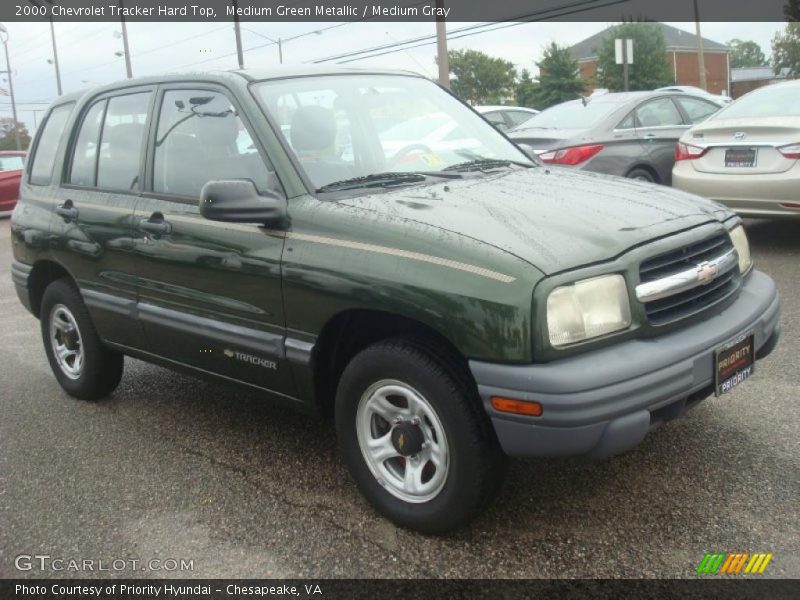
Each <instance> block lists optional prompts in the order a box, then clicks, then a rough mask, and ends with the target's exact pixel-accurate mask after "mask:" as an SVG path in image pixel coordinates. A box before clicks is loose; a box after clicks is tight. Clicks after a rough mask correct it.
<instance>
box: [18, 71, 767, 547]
mask: <svg viewBox="0 0 800 600" xmlns="http://www.w3.org/2000/svg"><path fill="white" fill-rule="evenodd" d="M434 133H435V135H434ZM12 240H13V250H14V258H15V261H14V263H13V266H12V276H13V280H14V283H15V285H16V290H17V293H18V295H19V298H20V300H21V301H22V302H23V304H25V306H26V307H27V308H28V309H29V310H30V311H31V312H32V313H33V314H34V315H35V316H36V317H38V318H39V320H40V321H41V332H42V338H43V341H44V348H45V351H46V354H47V358H48V360H49V362H50V366H51V367H52V370H53V373H54V374H55V377H56V379H57V381H58V383H59V384H60V385H61V386H62V387H63V388H64V390H66V392H67V393H68V394H70V395H71V396H74V397H76V398H80V399H84V400H97V399H100V398H103V397H105V396H107V395H109V394H110V393H112V392H113V390H114V389H115V388H116V387H117V385H118V384H119V382H120V379H121V377H122V373H123V362H124V357H125V356H129V357H135V358H139V359H142V360H145V361H150V362H154V363H157V364H160V365H164V366H166V367H170V368H176V369H182V370H186V371H189V372H192V373H196V374H198V375H203V376H210V377H216V378H220V379H222V380H224V381H229V382H237V383H240V384H243V385H246V386H249V387H250V388H255V389H257V390H262V391H263V392H264V395H265V397H266V396H269V397H271V398H273V399H276V400H279V401H283V402H285V403H287V404H289V405H292V406H295V407H297V408H300V409H303V410H306V411H308V412H310V413H316V414H321V415H323V416H330V417H333V419H334V422H335V427H336V432H337V435H338V439H339V442H340V445H341V452H342V456H343V459H344V461H345V463H346V464H347V467H348V468H349V470H350V472H351V473H352V476H353V479H354V480H355V482H356V484H357V485H358V487H359V488H360V490H361V491H362V492H363V493H364V495H365V496H366V497H367V498H368V499H369V500H370V502H371V503H372V504H373V505H374V506H375V507H376V508H377V509H378V510H379V511H380V512H381V513H383V514H384V515H386V516H387V517H389V518H390V519H392V520H393V521H395V522H396V523H398V524H401V525H404V526H407V527H412V528H415V529H418V530H420V531H423V532H429V533H438V532H444V531H448V530H451V529H453V528H454V527H457V526H459V525H461V524H464V523H465V522H467V521H468V520H469V519H470V518H471V517H472V516H474V515H475V514H476V513H477V512H478V511H479V510H480V509H481V507H483V506H485V505H486V504H487V502H489V500H490V499H491V498H492V497H493V495H494V494H495V492H496V491H497V490H498V488H499V486H500V484H501V482H502V480H503V476H504V466H505V463H506V457H507V456H566V455H583V456H588V457H593V458H602V457H608V456H612V455H614V454H618V453H620V452H624V451H625V450H627V449H629V448H631V447H633V446H635V445H636V444H638V443H639V442H641V441H642V439H643V438H644V437H645V435H647V433H648V432H649V431H651V430H653V429H655V428H656V427H658V426H659V425H660V424H661V423H663V422H664V421H666V420H668V419H672V418H674V417H677V416H679V415H682V414H683V413H684V412H685V411H686V410H687V409H689V408H691V407H692V406H694V405H696V404H697V403H698V402H700V401H701V400H703V399H704V398H706V397H707V396H709V395H711V394H717V395H720V394H723V393H726V392H728V391H730V390H732V389H734V388H735V387H737V386H739V385H746V379H747V378H748V377H750V376H751V375H752V374H753V372H754V365H755V361H756V359H761V358H764V357H765V356H766V355H768V354H769V353H770V352H771V351H772V349H773V348H774V347H775V345H776V343H777V340H778V336H779V322H778V314H779V303H778V295H777V292H776V288H775V284H774V283H773V281H772V280H771V279H770V278H769V277H767V276H766V275H764V274H763V273H760V272H759V271H756V270H754V269H753V266H752V263H751V259H750V251H749V247H748V241H747V236H746V235H745V230H744V229H743V227H742V223H741V220H740V218H739V217H738V216H737V215H736V214H734V213H733V212H732V211H731V210H730V209H728V208H725V207H724V206H722V205H720V204H717V203H715V202H711V201H708V200H704V199H702V198H699V197H696V196H692V195H690V194H687V193H685V192H681V191H676V190H672V189H669V188H666V187H659V186H655V185H651V184H648V183H645V182H640V181H634V180H627V179H622V178H614V177H610V176H606V175H600V174H595V173H588V172H574V171H570V170H566V169H561V168H558V167H552V168H551V167H545V166H542V165H541V164H540V163H539V162H538V161H536V160H535V159H531V158H529V157H528V155H526V154H525V153H524V152H523V151H522V150H520V149H519V148H518V147H517V146H515V145H514V144H513V143H511V142H510V141H509V140H508V139H507V138H506V137H505V136H504V135H503V134H502V133H500V132H499V131H497V130H496V129H495V128H494V127H492V125H491V124H490V123H488V122H487V121H485V120H484V119H482V118H481V117H480V115H478V114H477V113H476V112H474V111H473V110H472V109H470V108H469V107H468V106H467V105H465V104H464V103H462V102H461V101H459V100H458V99H457V98H455V97H454V96H453V95H451V94H450V93H448V92H447V91H446V90H444V89H442V88H440V87H439V86H437V85H436V84H434V83H432V82H431V81H429V80H427V79H425V78H423V77H419V76H416V75H413V74H409V73H404V72H393V71H359V70H344V69H340V70H322V69H319V68H315V69H296V70H287V71H280V72H273V73H270V72H264V73H261V72H251V71H236V72H221V73H199V74H185V75H170V76H167V75H164V76H157V77H149V78H144V79H134V80H128V81H125V82H122V83H117V84H112V85H108V86H105V87H100V88H96V89H93V90H90V91H87V92H85V93H80V94H72V95H68V96H63V97H60V98H59V99H58V100H57V101H56V102H55V103H54V104H53V105H52V106H51V107H50V108H49V109H48V111H47V114H46V115H45V119H44V121H43V124H42V126H41V127H40V128H39V131H38V132H37V135H36V139H35V140H34V143H33V148H32V152H31V155H30V160H28V161H27V163H26V166H25V172H24V174H23V180H22V186H21V193H20V201H19V204H18V205H17V207H16V209H15V210H14V213H13V216H12Z"/></svg>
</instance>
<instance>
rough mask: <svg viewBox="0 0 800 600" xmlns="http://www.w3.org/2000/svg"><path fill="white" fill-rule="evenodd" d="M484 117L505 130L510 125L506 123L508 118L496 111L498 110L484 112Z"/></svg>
mask: <svg viewBox="0 0 800 600" xmlns="http://www.w3.org/2000/svg"><path fill="white" fill-rule="evenodd" d="M483 118H484V119H486V120H487V121H489V123H491V124H492V125H494V126H495V127H497V128H498V129H502V130H503V131H505V130H506V129H508V125H507V124H506V120H505V119H504V118H503V113H501V112H499V111H496V112H489V113H484V114H483Z"/></svg>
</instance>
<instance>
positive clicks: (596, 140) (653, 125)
mask: <svg viewBox="0 0 800 600" xmlns="http://www.w3.org/2000/svg"><path fill="white" fill-rule="evenodd" d="M719 109H720V105H718V104H715V103H713V102H710V101H708V100H704V99H702V98H695V97H692V96H689V95H687V94H674V93H673V94H668V93H663V92H628V93H616V94H603V95H601V96H596V97H594V98H582V99H580V100H571V101H569V102H564V103H562V104H558V105H556V106H553V107H551V108H548V109H547V110H544V111H542V113H541V114H539V115H537V116H535V117H533V118H532V119H530V120H529V121H527V122H526V123H524V124H523V125H522V126H520V127H517V128H516V129H514V130H513V131H510V132H509V136H510V137H511V139H513V140H514V141H515V142H517V143H519V144H523V145H524V146H525V147H527V148H528V149H529V150H530V151H533V152H535V153H536V154H537V155H538V156H539V158H540V159H541V160H542V161H543V162H545V163H547V164H553V165H561V166H567V167H575V168H577V169H581V170H584V171H594V172H597V173H606V174H609V175H618V176H620V177H628V178H630V179H638V180H640V181H648V182H654V183H663V184H667V185H669V183H670V181H671V178H672V165H673V163H674V154H675V143H676V142H677V141H678V138H679V137H680V136H681V135H682V134H683V132H685V131H686V130H687V129H689V127H691V126H692V124H694V123H699V122H701V121H703V120H704V119H706V118H707V117H708V116H709V115H711V114H713V113H715V112H716V111H718V110H719Z"/></svg>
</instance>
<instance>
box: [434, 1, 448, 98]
mask: <svg viewBox="0 0 800 600" xmlns="http://www.w3.org/2000/svg"><path fill="white" fill-rule="evenodd" d="M436 8H437V9H438V10H437V15H436V57H437V58H436V62H437V63H438V64H439V85H442V86H444V87H446V88H447V89H450V61H449V59H448V57H447V23H446V22H445V20H444V16H442V15H443V13H444V11H443V10H441V9H443V8H444V0H436Z"/></svg>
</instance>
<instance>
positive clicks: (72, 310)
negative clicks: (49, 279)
mask: <svg viewBox="0 0 800 600" xmlns="http://www.w3.org/2000/svg"><path fill="white" fill-rule="evenodd" d="M40 322H41V330H42V339H43V341H44V349H45V352H46V353H47V360H48V361H49V362H50V368H51V369H52V370H53V374H54V375H55V376H56V379H57V380H58V383H59V384H60V385H61V387H62V388H64V390H65V391H66V392H67V393H68V394H69V395H70V396H73V397H75V398H79V399H81V400H99V399H100V398H103V397H105V396H107V395H108V394H110V393H111V392H113V391H114V389H116V387H117V385H119V382H120V380H121V379H122V370H123V366H124V357H123V355H122V354H120V353H118V352H114V351H112V350H110V349H108V348H107V347H106V346H104V345H103V342H102V341H101V340H100V338H99V337H98V335H97V331H96V330H95V328H94V324H93V323H92V319H91V317H90V316H89V311H88V310H87V308H86V305H85V304H84V303H83V299H82V298H81V295H80V292H78V290H77V289H76V288H75V286H74V285H73V284H72V282H70V281H69V280H67V279H59V280H58V281H54V282H53V283H51V284H50V285H48V286H47V289H46V290H45V291H44V296H43V297H42V309H41V313H40Z"/></svg>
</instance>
